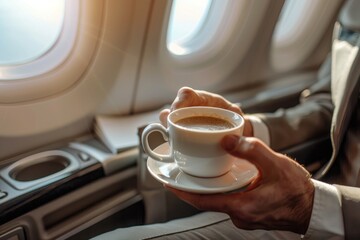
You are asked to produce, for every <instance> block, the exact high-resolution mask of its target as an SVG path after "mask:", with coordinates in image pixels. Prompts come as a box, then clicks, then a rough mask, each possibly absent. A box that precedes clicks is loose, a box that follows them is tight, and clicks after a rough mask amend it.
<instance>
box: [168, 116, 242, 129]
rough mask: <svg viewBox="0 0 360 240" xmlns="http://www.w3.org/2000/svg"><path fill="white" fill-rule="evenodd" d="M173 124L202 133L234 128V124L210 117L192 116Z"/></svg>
mask: <svg viewBox="0 0 360 240" xmlns="http://www.w3.org/2000/svg"><path fill="white" fill-rule="evenodd" d="M175 124H177V125H179V126H182V127H185V128H190V129H197V130H204V131H218V130H225V129H230V128H233V127H235V125H234V124H232V123H230V122H228V121H227V120H225V119H221V118H217V117H211V116H194V117H188V118H183V119H180V120H178V121H176V122H175Z"/></svg>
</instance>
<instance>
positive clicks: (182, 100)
mask: <svg viewBox="0 0 360 240" xmlns="http://www.w3.org/2000/svg"><path fill="white" fill-rule="evenodd" d="M192 106H209V107H218V108H224V109H227V110H230V111H233V112H236V113H239V114H241V115H242V116H244V114H243V112H242V110H241V109H240V107H239V106H238V105H236V104H233V103H231V102H229V101H228V100H226V99H225V98H223V97H222V96H220V95H218V94H215V93H210V92H206V91H201V90H194V89H192V88H189V87H182V88H181V89H179V91H178V93H177V96H176V98H175V100H174V101H173V103H172V104H171V107H170V109H164V110H162V111H161V113H160V121H161V123H162V124H163V125H164V126H166V125H167V122H166V120H167V116H168V115H169V113H170V112H171V111H173V110H175V109H178V108H184V107H192ZM243 134H244V136H253V130H252V125H251V123H250V121H249V120H247V119H246V117H245V127H244V133H243Z"/></svg>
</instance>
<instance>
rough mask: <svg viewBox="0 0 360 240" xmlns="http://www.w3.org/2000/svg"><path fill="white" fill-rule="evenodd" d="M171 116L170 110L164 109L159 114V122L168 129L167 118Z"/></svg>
mask: <svg viewBox="0 0 360 240" xmlns="http://www.w3.org/2000/svg"><path fill="white" fill-rule="evenodd" d="M169 114H170V109H163V110H161V112H160V114H159V120H160V122H161V124H162V125H163V126H164V127H167V117H168V116H169Z"/></svg>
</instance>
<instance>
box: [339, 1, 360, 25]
mask: <svg viewBox="0 0 360 240" xmlns="http://www.w3.org/2000/svg"><path fill="white" fill-rule="evenodd" d="M339 22H340V24H341V25H342V26H343V27H344V28H346V29H349V30H351V31H354V32H360V1H359V0H347V1H346V2H345V4H344V5H343V7H342V8H341V10H340V14H339Z"/></svg>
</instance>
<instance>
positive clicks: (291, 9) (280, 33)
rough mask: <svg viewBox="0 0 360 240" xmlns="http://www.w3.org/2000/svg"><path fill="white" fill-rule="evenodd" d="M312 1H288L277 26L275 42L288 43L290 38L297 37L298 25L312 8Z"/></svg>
mask: <svg viewBox="0 0 360 240" xmlns="http://www.w3.org/2000/svg"><path fill="white" fill-rule="evenodd" d="M311 1H312V0H303V1H297V0H286V1H285V3H284V6H283V8H282V10H281V14H280V17H279V22H278V23H277V25H276V30H275V36H274V38H275V41H277V42H281V41H286V40H287V39H288V38H291V37H293V36H294V35H296V32H297V31H298V30H297V25H298V24H299V21H301V19H302V18H303V16H304V11H307V10H308V8H309V7H310V6H311Z"/></svg>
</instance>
